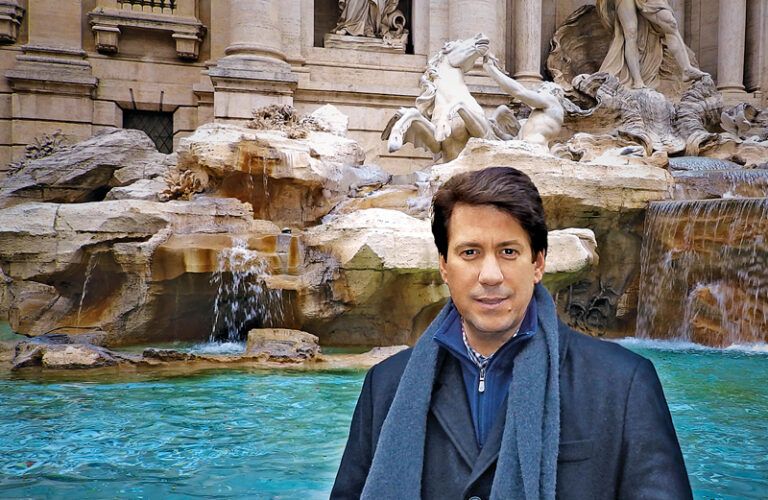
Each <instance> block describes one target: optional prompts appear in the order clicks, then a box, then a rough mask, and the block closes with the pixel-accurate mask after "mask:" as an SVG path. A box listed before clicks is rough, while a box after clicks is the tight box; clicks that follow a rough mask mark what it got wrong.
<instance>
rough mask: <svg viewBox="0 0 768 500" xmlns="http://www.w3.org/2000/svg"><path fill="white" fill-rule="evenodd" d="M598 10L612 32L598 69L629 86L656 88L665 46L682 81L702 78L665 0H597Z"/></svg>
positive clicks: (701, 73) (702, 74)
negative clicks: (691, 59)
mask: <svg viewBox="0 0 768 500" xmlns="http://www.w3.org/2000/svg"><path fill="white" fill-rule="evenodd" d="M596 7H597V13H598V15H599V16H600V20H601V21H602V22H603V24H604V25H605V26H606V27H607V28H608V29H609V30H612V32H613V40H612V41H611V45H610V47H609V49H608V54H607V55H606V56H605V59H604V60H603V64H602V66H601V67H600V71H603V72H606V73H609V74H611V75H614V76H616V77H617V78H618V79H619V81H620V82H621V83H622V84H628V85H629V86H631V87H632V88H642V87H646V86H647V87H656V86H657V83H658V80H659V68H660V67H661V63H662V60H663V58H664V50H665V46H664V45H663V44H662V41H663V42H665V44H666V49H667V50H669V51H670V52H671V54H672V55H673V56H674V58H675V60H676V61H677V63H678V65H679V66H680V68H681V69H682V73H683V75H682V76H683V81H688V80H694V79H698V78H702V77H703V76H704V75H705V73H703V72H702V71H701V70H699V69H698V68H696V67H694V66H693V65H692V64H691V61H690V59H689V57H688V52H687V48H686V47H685V43H684V42H683V39H682V37H681V36H680V32H679V31H678V29H677V21H676V20H675V16H674V13H673V11H672V8H671V7H670V6H669V3H668V2H667V0H597V2H596Z"/></svg>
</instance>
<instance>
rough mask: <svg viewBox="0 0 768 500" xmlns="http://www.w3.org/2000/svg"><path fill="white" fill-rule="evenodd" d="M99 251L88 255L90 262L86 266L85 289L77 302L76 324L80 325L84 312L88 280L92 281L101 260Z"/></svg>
mask: <svg viewBox="0 0 768 500" xmlns="http://www.w3.org/2000/svg"><path fill="white" fill-rule="evenodd" d="M99 255H100V254H99V253H98V252H94V253H92V254H90V255H89V256H88V264H87V265H86V266H85V278H84V279H83V290H82V291H81V292H80V301H79V302H78V304H77V319H76V320H75V326H78V327H79V326H80V315H81V314H82V313H83V302H84V301H85V294H86V293H88V282H89V281H91V276H92V275H93V269H94V268H95V267H96V263H97V262H98V260H99Z"/></svg>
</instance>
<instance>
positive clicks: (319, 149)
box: [178, 124, 389, 227]
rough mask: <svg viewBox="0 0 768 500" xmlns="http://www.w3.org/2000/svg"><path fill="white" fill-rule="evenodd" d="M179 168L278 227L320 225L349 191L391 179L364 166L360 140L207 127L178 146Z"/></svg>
mask: <svg viewBox="0 0 768 500" xmlns="http://www.w3.org/2000/svg"><path fill="white" fill-rule="evenodd" d="M178 154H179V160H178V168H179V169H180V170H191V171H193V172H194V173H195V174H196V175H197V176H198V177H199V178H200V179H201V180H202V182H203V185H204V186H206V192H207V193H209V194H212V195H215V196H226V197H234V198H238V199H240V200H241V201H244V202H248V203H251V205H252V206H253V207H254V212H255V215H256V217H258V218H262V219H267V220H272V221H274V222H276V223H277V224H279V225H291V226H294V227H295V226H297V225H299V226H301V225H305V224H311V223H315V222H317V221H318V220H319V219H320V218H321V217H322V216H324V215H326V214H327V213H328V212H329V211H330V210H331V209H332V208H333V206H334V205H335V204H336V203H338V202H339V201H341V200H342V199H343V198H344V197H345V196H346V195H347V194H348V193H350V192H354V191H355V190H356V189H358V188H360V187H362V186H367V185H381V184H382V183H385V182H387V180H388V179H389V175H388V174H386V173H385V172H383V171H381V170H379V169H377V168H374V167H371V166H363V165H362V164H363V158H364V153H363V150H362V149H361V148H360V146H359V145H358V144H357V142H355V141H353V140H351V139H346V138H344V137H339V136H337V135H333V134H330V133H326V132H310V133H309V135H308V136H307V138H306V139H289V138H287V137H286V136H285V134H283V133H281V132H274V131H254V130H250V129H246V128H241V127H236V126H234V125H223V124H208V125H204V126H202V127H200V128H199V129H197V131H196V132H195V133H194V134H193V135H192V136H190V137H187V138H184V139H182V140H181V142H180V145H179V152H178Z"/></svg>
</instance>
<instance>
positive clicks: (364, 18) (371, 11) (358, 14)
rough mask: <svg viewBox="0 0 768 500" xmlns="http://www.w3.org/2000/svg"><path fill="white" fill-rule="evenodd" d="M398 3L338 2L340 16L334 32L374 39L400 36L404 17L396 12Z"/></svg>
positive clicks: (392, 0) (372, 0)
mask: <svg viewBox="0 0 768 500" xmlns="http://www.w3.org/2000/svg"><path fill="white" fill-rule="evenodd" d="M398 3H399V0H339V8H340V9H341V16H340V17H339V22H338V23H337V24H336V27H335V28H334V32H335V33H336V34H337V35H352V36H367V37H375V38H388V37H397V36H400V35H401V34H402V33H403V30H404V27H405V17H404V16H403V13H402V12H400V11H399V10H397V4H398Z"/></svg>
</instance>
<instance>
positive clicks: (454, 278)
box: [440, 203, 544, 355]
mask: <svg viewBox="0 0 768 500" xmlns="http://www.w3.org/2000/svg"><path fill="white" fill-rule="evenodd" d="M447 255H448V258H447V259H445V258H443V257H442V256H441V257H440V274H441V275H442V277H443V281H445V283H446V284H447V285H448V288H449V289H450V292H451V298H452V299H453V302H454V304H455V305H456V309H458V311H459V314H461V315H462V317H463V318H464V328H465V331H466V333H467V337H468V339H469V342H470V344H471V345H472V347H474V348H475V349H477V350H478V351H479V352H480V353H481V354H486V355H487V354H490V353H492V352H494V351H495V350H496V349H498V348H499V347H500V346H501V345H502V344H503V343H504V342H506V341H507V340H508V339H509V338H511V337H512V335H513V334H514V333H515V332H516V331H517V329H518V328H519V327H520V323H522V321H523V317H524V316H525V310H526V308H527V307H528V303H529V302H530V300H531V296H532V295H533V286H534V285H535V284H536V283H538V282H539V281H541V277H542V276H543V275H544V255H543V253H542V252H539V254H538V255H537V256H536V258H535V259H534V258H533V254H532V250H531V244H530V241H529V240H528V235H527V233H526V232H525V230H524V229H523V227H522V226H521V225H520V223H519V222H518V221H517V220H516V219H515V218H514V217H512V216H511V215H509V214H507V213H506V212H502V211H501V210H499V209H497V208H496V207H493V206H492V205H467V204H464V203H459V204H456V206H455V207H454V209H453V214H452V215H451V219H450V222H449V224H448V252H447ZM484 351H485V352H484Z"/></svg>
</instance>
